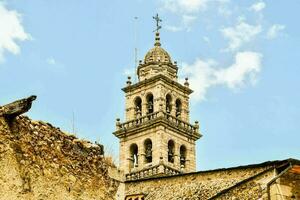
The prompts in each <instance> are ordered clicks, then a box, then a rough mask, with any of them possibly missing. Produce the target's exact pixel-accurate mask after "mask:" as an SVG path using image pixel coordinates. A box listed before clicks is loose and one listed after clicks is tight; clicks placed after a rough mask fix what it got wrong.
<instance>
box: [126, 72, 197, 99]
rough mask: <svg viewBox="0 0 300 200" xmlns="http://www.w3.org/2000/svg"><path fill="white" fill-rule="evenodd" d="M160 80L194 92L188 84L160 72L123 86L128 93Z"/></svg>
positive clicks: (182, 89) (187, 91)
mask: <svg viewBox="0 0 300 200" xmlns="http://www.w3.org/2000/svg"><path fill="white" fill-rule="evenodd" d="M160 80H161V81H164V82H165V83H167V84H169V85H171V86H172V87H175V88H176V89H178V90H181V91H183V92H184V93H187V94H191V93H192V92H193V90H192V89H190V88H188V87H186V86H183V85H181V84H180V83H178V82H177V81H174V80H172V79H170V78H169V77H167V76H165V75H163V74H158V75H156V76H153V77H151V78H149V79H146V80H143V81H140V82H138V83H136V84H133V85H129V86H127V87H124V88H122V90H123V91H124V92H126V93H127V92H130V91H133V90H136V89H138V88H142V87H145V86H146V85H149V84H151V83H155V82H157V81H160Z"/></svg>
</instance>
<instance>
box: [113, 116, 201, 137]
mask: <svg viewBox="0 0 300 200" xmlns="http://www.w3.org/2000/svg"><path fill="white" fill-rule="evenodd" d="M158 119H162V120H165V121H166V122H168V123H171V124H172V125H175V126H176V127H177V128H179V129H183V130H185V131H187V132H189V133H191V134H199V123H198V122H197V121H196V122H195V125H192V124H189V123H187V122H185V121H183V120H181V119H180V118H178V117H174V116H172V115H170V114H168V113H166V112H163V111H157V112H154V113H151V114H148V115H145V116H141V117H138V118H136V119H133V120H130V121H127V122H124V123H121V122H120V119H117V122H116V129H117V131H119V130H126V129H127V130H128V129H130V128H135V127H138V126H140V125H144V124H146V123H149V122H153V121H155V120H158Z"/></svg>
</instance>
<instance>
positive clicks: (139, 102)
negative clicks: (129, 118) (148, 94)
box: [134, 96, 142, 117]
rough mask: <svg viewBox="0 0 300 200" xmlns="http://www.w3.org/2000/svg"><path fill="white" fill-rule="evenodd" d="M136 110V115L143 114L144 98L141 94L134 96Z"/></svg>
mask: <svg viewBox="0 0 300 200" xmlns="http://www.w3.org/2000/svg"><path fill="white" fill-rule="evenodd" d="M134 111H135V117H141V116H142V98H141V97H139V96H137V97H135V98H134Z"/></svg>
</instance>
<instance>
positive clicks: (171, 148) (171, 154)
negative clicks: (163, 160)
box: [168, 140, 175, 163]
mask: <svg viewBox="0 0 300 200" xmlns="http://www.w3.org/2000/svg"><path fill="white" fill-rule="evenodd" d="M174 149H175V143H174V141H173V140H169V142H168V161H169V162H171V163H174Z"/></svg>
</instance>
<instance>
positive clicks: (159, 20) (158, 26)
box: [153, 14, 162, 32]
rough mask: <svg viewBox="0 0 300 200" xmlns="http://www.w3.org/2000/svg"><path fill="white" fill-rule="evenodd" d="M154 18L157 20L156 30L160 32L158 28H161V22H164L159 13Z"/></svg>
mask: <svg viewBox="0 0 300 200" xmlns="http://www.w3.org/2000/svg"><path fill="white" fill-rule="evenodd" d="M153 19H154V20H155V21H156V29H155V30H154V31H156V32H158V30H159V29H161V26H160V25H159V22H162V20H161V19H160V18H159V16H158V14H156V16H155V17H153ZM154 31H153V32H154Z"/></svg>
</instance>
